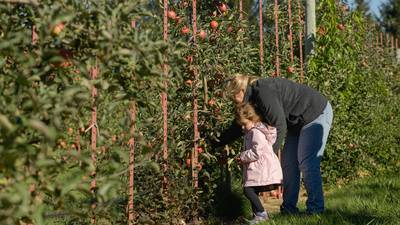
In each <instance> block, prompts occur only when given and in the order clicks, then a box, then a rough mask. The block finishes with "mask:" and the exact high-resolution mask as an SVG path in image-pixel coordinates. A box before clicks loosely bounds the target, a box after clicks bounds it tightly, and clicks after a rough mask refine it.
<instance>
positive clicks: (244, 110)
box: [236, 103, 261, 125]
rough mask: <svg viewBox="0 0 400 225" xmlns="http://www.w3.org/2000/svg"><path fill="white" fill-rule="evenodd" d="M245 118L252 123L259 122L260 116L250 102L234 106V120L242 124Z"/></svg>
mask: <svg viewBox="0 0 400 225" xmlns="http://www.w3.org/2000/svg"><path fill="white" fill-rule="evenodd" d="M245 119H247V120H250V121H252V122H254V123H256V122H260V121H261V117H260V116H259V115H258V114H257V112H256V110H255V108H254V106H253V105H251V104H250V103H242V104H239V105H238V106H237V107H236V120H237V122H238V123H239V124H241V125H243V121H244V120H245Z"/></svg>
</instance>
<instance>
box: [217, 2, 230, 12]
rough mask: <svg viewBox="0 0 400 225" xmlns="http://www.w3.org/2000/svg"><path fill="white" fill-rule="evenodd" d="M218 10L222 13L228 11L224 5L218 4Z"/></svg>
mask: <svg viewBox="0 0 400 225" xmlns="http://www.w3.org/2000/svg"><path fill="white" fill-rule="evenodd" d="M218 9H219V11H220V12H222V13H224V12H226V11H228V8H227V7H226V5H225V4H224V3H221V4H219V6H218Z"/></svg>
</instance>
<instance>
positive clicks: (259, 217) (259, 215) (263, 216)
mask: <svg viewBox="0 0 400 225" xmlns="http://www.w3.org/2000/svg"><path fill="white" fill-rule="evenodd" d="M268 219H269V218H268V214H267V212H265V211H264V212H260V213H259V212H257V213H255V215H254V218H253V219H252V220H247V221H246V223H245V224H258V223H260V222H262V221H267V220H268Z"/></svg>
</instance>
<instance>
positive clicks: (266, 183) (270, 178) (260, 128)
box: [236, 103, 282, 224]
mask: <svg viewBox="0 0 400 225" xmlns="http://www.w3.org/2000/svg"><path fill="white" fill-rule="evenodd" d="M236 116H237V122H238V123H239V124H240V125H241V126H242V129H243V130H244V132H245V136H244V149H243V151H242V152H241V153H240V156H238V159H237V160H238V161H239V162H240V163H241V164H242V165H243V186H244V188H243V191H244V195H245V196H246V197H247V198H248V199H249V200H250V202H251V207H252V209H253V213H254V218H253V220H251V221H250V224H255V223H258V222H259V221H263V220H268V214H267V212H265V210H264V207H263V206H262V204H261V201H260V199H259V198H258V194H259V193H260V192H265V191H270V190H274V189H276V188H277V187H278V186H279V184H280V183H281V180H282V168H281V165H280V162H279V159H278V157H277V156H276V154H275V153H274V151H273V148H272V145H273V144H274V143H275V140H276V128H275V127H270V126H267V125H265V124H263V123H262V122H261V119H260V117H259V116H258V115H257V113H256V112H255V109H254V108H253V106H252V105H250V104H249V103H246V104H241V105H239V106H238V108H237V111H236Z"/></svg>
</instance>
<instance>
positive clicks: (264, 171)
mask: <svg viewBox="0 0 400 225" xmlns="http://www.w3.org/2000/svg"><path fill="white" fill-rule="evenodd" d="M275 141H276V128H275V127H270V126H266V125H264V124H263V123H256V124H255V125H254V127H253V128H251V129H250V130H248V131H247V132H246V134H245V136H244V151H242V152H241V153H240V160H241V161H242V163H243V185H244V186H245V187H248V186H250V187H251V186H264V185H270V184H280V183H281V181H282V168H281V164H280V162H279V159H278V157H277V156H276V154H275V153H274V151H273V149H272V145H273V144H274V143H275Z"/></svg>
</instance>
